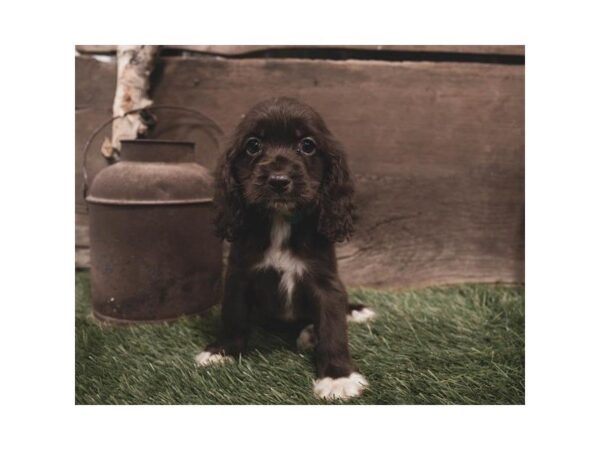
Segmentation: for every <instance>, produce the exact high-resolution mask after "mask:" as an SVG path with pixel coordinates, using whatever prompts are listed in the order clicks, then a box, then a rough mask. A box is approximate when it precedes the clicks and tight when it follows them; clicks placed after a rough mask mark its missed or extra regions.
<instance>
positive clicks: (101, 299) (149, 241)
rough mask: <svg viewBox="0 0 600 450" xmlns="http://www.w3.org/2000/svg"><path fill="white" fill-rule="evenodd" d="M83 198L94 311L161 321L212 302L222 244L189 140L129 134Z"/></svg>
mask: <svg viewBox="0 0 600 450" xmlns="http://www.w3.org/2000/svg"><path fill="white" fill-rule="evenodd" d="M121 145H122V148H121V160H120V161H119V162H118V163H116V164H113V165H112V166H109V167H107V168H105V169H103V170H102V171H100V172H99V173H98V174H97V175H96V177H95V178H94V180H93V182H92V185H91V186H90V190H89V193H88V195H87V197H86V200H87V202H88V205H89V212H90V258H91V284H92V286H91V287H92V306H93V311H94V316H95V317H97V318H98V319H101V320H106V321H111V322H121V323H127V322H138V321H145V322H146V321H164V320H169V319H174V318H176V317H178V316H181V315H184V314H193V313H198V312H201V311H202V310H204V309H206V308H208V307H210V306H211V305H214V304H215V303H217V301H218V295H217V291H218V285H219V279H220V275H221V264H222V256H221V255H222V247H221V242H220V240H219V239H218V238H217V237H215V236H214V234H213V232H212V219H213V207H212V187H211V176H210V174H209V172H208V170H207V169H206V168H204V167H202V166H201V165H199V164H197V163H195V162H194V144H193V143H191V142H176V141H159V140H141V139H140V140H130V141H122V143H121Z"/></svg>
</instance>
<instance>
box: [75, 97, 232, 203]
mask: <svg viewBox="0 0 600 450" xmlns="http://www.w3.org/2000/svg"><path fill="white" fill-rule="evenodd" d="M159 109H171V110H176V111H184V112H188V113H190V114H194V115H196V116H198V117H200V118H201V119H202V120H203V121H205V122H208V124H209V125H210V126H211V127H212V128H214V129H215V130H217V132H218V134H219V135H222V134H223V130H221V127H219V125H217V123H216V122H215V121H214V120H212V119H211V118H210V117H208V116H207V115H205V114H203V113H202V112H200V111H198V110H197V109H193V108H186V107H183V106H176V105H151V106H146V107H145V108H137V109H132V110H131V111H127V112H126V113H124V114H123V115H121V116H114V117H111V118H110V119H109V120H107V121H106V122H104V123H103V124H101V125H100V126H98V127H97V128H96V129H95V130H94V131H92V133H91V134H90V135H89V137H88V138H87V140H86V142H85V144H84V146H83V150H82V152H83V161H82V163H81V165H82V172H83V199H84V200H85V198H86V197H87V191H88V188H89V186H88V172H87V155H88V150H89V148H90V145H91V144H92V141H93V140H94V139H95V137H96V136H97V135H98V134H99V133H100V132H101V131H102V130H103V129H104V128H106V127H107V126H108V125H110V124H111V123H113V122H114V121H115V120H117V119H122V118H123V117H126V116H128V115H129V114H135V113H140V112H144V111H152V110H159Z"/></svg>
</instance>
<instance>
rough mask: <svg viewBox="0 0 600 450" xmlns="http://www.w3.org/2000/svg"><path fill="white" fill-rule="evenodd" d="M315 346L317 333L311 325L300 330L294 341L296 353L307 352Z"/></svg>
mask: <svg viewBox="0 0 600 450" xmlns="http://www.w3.org/2000/svg"><path fill="white" fill-rule="evenodd" d="M316 345H317V333H316V332H315V326H314V325H313V324H310V325H307V326H306V327H304V328H303V329H302V331H301V332H300V334H299V335H298V339H296V347H298V351H300V352H307V351H309V350H313V349H314V348H315V347H316Z"/></svg>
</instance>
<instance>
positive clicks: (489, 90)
mask: <svg viewBox="0 0 600 450" xmlns="http://www.w3.org/2000/svg"><path fill="white" fill-rule="evenodd" d="M76 68H77V74H76V76H77V95H76V101H77V113H76V128H77V129H76V132H77V143H78V148H80V146H79V144H81V143H82V142H83V140H84V139H85V137H86V133H88V132H89V130H91V129H92V128H93V125H95V124H97V123H99V122H100V120H101V118H102V117H107V115H108V114H110V105H111V102H112V98H111V95H110V94H109V95H107V94H106V93H107V92H111V91H112V92H114V73H115V66H114V64H113V63H110V62H101V61H96V60H94V59H92V58H88V57H78V58H77V65H76ZM154 78H155V80H154V85H153V86H154V87H153V92H152V97H153V99H154V101H155V104H161V103H169V104H179V105H182V106H189V107H194V108H197V109H199V110H201V111H203V112H204V113H205V114H207V115H208V116H210V117H211V118H212V119H214V120H215V121H216V122H217V123H219V124H220V125H221V126H222V127H223V129H224V130H225V132H226V133H228V132H230V131H231V130H232V129H233V127H234V126H235V124H236V123H237V122H238V120H239V119H240V117H241V116H242V114H243V113H244V112H245V111H246V110H247V109H248V108H249V107H250V106H251V105H252V104H254V103H255V102H257V101H259V100H262V99H264V98H266V97H271V96H276V95H288V96H293V97H297V98H299V99H300V100H302V101H305V102H307V103H309V104H311V105H313V106H314V107H315V108H316V109H317V110H318V111H320V112H321V113H322V115H323V116H324V118H325V120H326V121H327V123H328V124H329V126H330V128H331V129H332V131H333V132H334V134H336V135H337V137H338V138H339V139H340V140H341V141H342V142H343V143H344V144H345V146H346V149H347V152H348V155H349V162H350V167H351V169H352V171H353V174H354V177H355V179H356V182H357V202H358V207H359V213H360V219H359V222H358V229H357V233H356V235H355V237H354V239H353V240H352V241H351V242H350V243H348V244H345V245H341V246H340V248H339V260H340V269H341V273H342V277H343V278H344V280H345V281H346V282H347V283H348V284H349V285H350V286H357V285H366V286H376V287H402V288H405V287H414V286H422V285H432V284H446V283H454V282H464V281H473V282H475V281H478V282H511V283H513V282H517V283H520V282H523V281H524V273H523V272H524V67H523V66H518V65H492V64H470V63H425V62H377V61H343V62H341V61H340V62H337V61H317V60H290V59H286V60H273V59H270V60H257V59H250V60H227V59H217V58H201V59H196V58H176V57H173V58H161V60H160V61H159V67H158V69H157V73H156V74H155V76H154ZM179 119H183V120H179ZM92 122H93V123H92ZM153 137H164V138H175V139H193V140H195V141H196V142H197V147H198V149H197V153H198V160H199V161H200V162H202V163H203V164H205V165H206V166H207V167H209V168H213V167H214V163H215V159H216V156H217V155H218V153H219V151H220V150H219V148H220V146H222V145H223V142H222V139H219V138H218V136H214V135H212V134H211V133H210V132H208V131H207V130H205V129H204V128H202V127H201V126H197V125H195V124H194V123H193V121H192V120H191V118H182V117H179V118H176V117H174V116H169V115H166V114H165V115H164V116H163V117H162V118H160V125H159V126H158V127H157V129H156V130H155V132H154V134H153ZM98 146H99V142H98V144H97V145H96V148H95V150H96V151H95V152H94V153H97V152H98ZM91 162H92V166H93V167H92V169H91V171H92V175H93V173H94V172H95V171H97V170H98V169H99V168H100V167H101V166H102V164H104V163H103V161H101V158H100V157H99V156H98V155H94V158H92V161H91ZM78 180H79V181H78V182H80V177H78ZM82 206H83V205H82V204H81V203H79V206H78V208H77V211H78V213H81V214H78V223H79V224H80V225H81V227H82V230H85V224H84V219H83V218H82V217H80V215H84V209H85V208H82ZM82 233H84V231H82ZM79 235H80V233H78V236H79ZM79 239H81V238H79ZM79 239H78V243H79V242H83V241H80V240H79ZM82 246H83V244H82Z"/></svg>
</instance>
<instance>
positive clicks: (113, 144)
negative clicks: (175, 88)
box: [102, 45, 159, 158]
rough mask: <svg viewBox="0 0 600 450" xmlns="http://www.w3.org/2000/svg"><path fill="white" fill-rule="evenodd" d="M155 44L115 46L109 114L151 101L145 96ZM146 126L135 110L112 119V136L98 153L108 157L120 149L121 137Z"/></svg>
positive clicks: (134, 135) (141, 131) (135, 134)
mask: <svg viewBox="0 0 600 450" xmlns="http://www.w3.org/2000/svg"><path fill="white" fill-rule="evenodd" d="M158 50H159V46H158V45H119V46H118V47H117V90H116V92H115V100H114V103H113V116H119V117H121V116H123V115H124V114H125V113H127V112H129V111H131V110H132V109H139V108H145V107H147V106H150V105H151V104H152V100H150V98H149V96H148V90H149V88H150V74H151V73H152V69H153V68H154V62H155V59H156V55H157V54H158ZM146 131H147V127H146V125H145V124H144V122H143V121H142V118H141V117H140V115H139V114H138V113H134V114H129V115H128V116H125V117H122V118H119V119H116V120H115V121H114V122H113V125H112V139H111V141H110V142H109V141H108V139H106V140H105V141H104V143H103V144H102V154H103V155H104V156H105V157H107V158H109V157H112V156H113V153H114V151H115V150H117V151H118V150H120V149H121V140H123V139H135V138H137V137H138V136H140V135H143V134H144V133H145V132H146Z"/></svg>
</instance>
